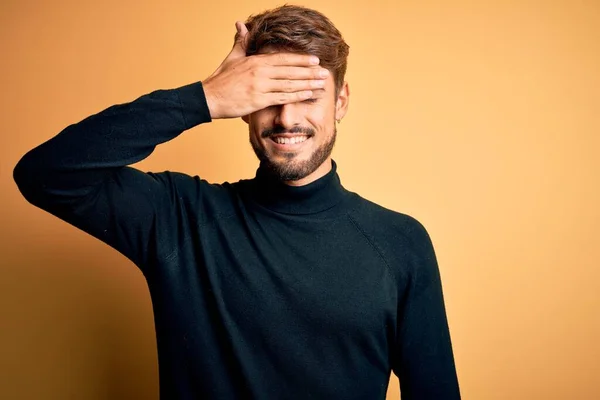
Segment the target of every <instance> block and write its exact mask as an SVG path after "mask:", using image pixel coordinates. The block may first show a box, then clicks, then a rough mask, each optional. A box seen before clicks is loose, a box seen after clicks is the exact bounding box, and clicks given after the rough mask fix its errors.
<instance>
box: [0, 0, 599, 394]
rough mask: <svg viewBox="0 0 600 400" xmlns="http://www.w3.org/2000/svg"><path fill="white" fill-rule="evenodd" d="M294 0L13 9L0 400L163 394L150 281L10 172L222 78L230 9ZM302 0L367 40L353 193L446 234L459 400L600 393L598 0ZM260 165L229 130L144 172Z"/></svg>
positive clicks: (352, 133) (3, 118)
mask: <svg viewBox="0 0 600 400" xmlns="http://www.w3.org/2000/svg"><path fill="white" fill-rule="evenodd" d="M279 4H281V3H275V2H270V1H252V2H248V1H242V0H229V1H219V2H210V3H209V2H204V1H200V0H196V1H179V2H167V1H162V2H159V1H141V0H140V1H116V0H111V1H103V2H99V1H94V2H92V1H85V2H76V1H52V2H50V1H41V0H40V1H16V0H10V1H7V0H4V1H3V2H2V6H1V9H0V13H1V14H0V15H1V17H0V40H1V49H0V50H1V57H2V63H1V64H0V65H1V67H0V68H1V71H2V74H1V77H0V79H1V81H0V84H1V86H0V87H1V90H2V95H1V96H0V102H1V103H0V105H1V107H0V113H1V115H0V124H1V134H0V141H1V142H0V156H1V157H0V173H1V175H0V177H1V185H2V186H1V187H2V192H1V195H0V213H1V214H0V217H1V222H2V238H1V239H2V240H1V241H0V254H1V260H2V261H1V263H2V264H1V267H2V269H1V277H0V315H1V324H2V326H1V329H0V343H1V344H0V354H2V356H1V357H0V398H2V399H44V400H51V399H86V400H95V399H157V390H158V380H157V364H156V350H155V337H154V326H153V320H152V312H151V305H150V298H149V295H148V291H147V288H146V284H145V281H144V279H143V277H142V275H141V273H140V272H139V271H138V270H137V269H136V268H135V267H134V266H133V265H132V264H131V263H130V262H129V261H128V260H127V259H125V257H123V256H122V255H120V254H119V253H117V252H116V251H114V250H112V249H111V248H109V247H108V246H106V245H104V244H103V243H101V242H99V241H97V240H96V239H93V238H92V237H91V236H88V235H86V234H83V233H81V232H80V231H78V230H76V229H75V228H72V227H70V226H69V225H67V224H66V223H64V222H62V221H60V220H58V219H56V218H55V217H52V216H51V215H49V214H46V213H44V212H43V211H40V210H38V209H36V208H34V207H33V206H31V205H29V204H28V203H26V201H25V200H24V199H23V198H22V197H21V196H20V194H19V193H18V191H17V189H16V186H15V184H14V182H13V180H12V168H13V167H14V165H15V164H16V162H17V161H18V159H19V158H20V157H21V156H22V155H23V154H24V153H25V152H26V151H27V150H29V149H30V148H32V147H34V146H35V145H37V144H39V143H41V142H42V141H44V140H46V139H48V138H50V137H51V136H53V135H55V134H56V133H58V132H59V131H60V130H61V129H63V128H64V127H65V126H66V125H68V124H70V123H73V122H77V121H79V120H81V119H82V118H84V117H86V116H87V115H90V114H92V113H96V112H98V111H100V110H102V109H104V108H106V107H108V106H110V105H112V104H115V103H120V102H126V101H130V100H133V99H134V98H136V97H138V96H139V95H142V94H145V93H148V92H150V91H152V90H154V89H159V88H173V87H177V86H180V85H184V84H187V83H191V82H194V81H197V80H202V79H204V78H206V77H207V76H208V75H209V74H211V73H212V72H213V70H214V69H215V68H216V67H217V66H218V65H219V64H220V62H221V61H222V59H223V58H224V57H225V56H226V54H227V53H228V52H229V50H230V48H231V44H232V43H231V42H232V38H233V35H234V33H235V28H234V22H235V20H236V19H242V20H243V19H245V18H246V17H247V16H248V15H250V14H252V13H256V12H260V11H263V10H264V9H267V8H272V7H274V6H277V5H279ZM302 4H303V5H306V6H309V7H314V8H316V9H318V10H320V11H322V12H324V13H325V14H326V15H328V16H329V17H330V18H331V19H332V21H333V22H334V23H335V24H336V25H337V26H338V28H339V29H340V30H341V31H342V32H343V34H344V36H345V38H346V40H347V42H348V43H349V45H350V47H351V49H350V57H349V66H348V75H347V79H348V81H349V82H350V89H351V98H350V109H349V113H348V115H347V117H346V118H345V119H344V120H343V122H342V123H341V125H340V127H339V135H338V143H337V146H336V149H335V150H334V159H335V160H336V161H337V162H338V165H339V173H340V176H341V178H342V182H343V184H344V185H345V186H346V187H347V188H348V189H350V190H352V191H356V192H358V193H360V194H362V195H363V196H364V197H367V198H368V199H371V200H373V201H375V202H377V203H379V204H381V205H383V206H386V207H389V208H392V209H395V210H397V211H401V212H404V213H408V214H410V215H413V216H414V217H416V218H417V219H419V220H420V221H421V222H422V223H423V224H424V225H425V227H426V228H427V229H428V231H429V233H430V235H431V237H432V239H433V242H434V246H435V248H436V252H437V255H438V261H439V265H440V270H441V273H442V279H443V285H444V293H445V298H446V307H447V312H448V318H449V321H450V328H451V335H452V340H453V343H454V353H455V358H456V364H457V370H458V375H459V381H460V385H461V389H462V394H463V398H464V399H476V400H507V399H510V400H520V399H523V400H530V399H544V400H550V399H561V400H563V399H570V400H572V399H599V398H600V383H599V376H600V367H599V361H598V360H600V345H599V344H598V340H599V339H600V315H599V311H598V306H600V272H599V269H600V268H599V266H600V265H599V264H600V262H599V261H598V260H599V259H600V240H599V234H598V223H599V222H600V211H599V207H598V206H599V204H600V190H599V187H598V182H599V178H600V176H599V175H600V173H599V172H600V161H599V158H600V157H599V150H600V139H599V134H600V95H599V93H600V90H599V89H600V3H599V2H598V1H567V0H565V1H538V2H533V1H497V2H485V1H472V2H464V1H439V2H431V1H384V0H369V1H366V2H358V1H356V2H354V3H352V2H348V1H346V2H341V1H339V2H337V1H333V0H329V1H326V0H311V1H304V2H303V3H302ZM256 165H257V162H256V160H255V156H254V154H253V153H252V151H251V148H250V145H249V144H248V136H247V129H246V126H245V124H244V123H243V122H242V121H241V120H229V121H216V122H215V123H213V124H210V125H204V126H200V127H197V128H194V129H193V130H190V131H189V132H187V133H185V134H184V135H182V136H181V137H179V138H178V139H176V140H174V141H172V142H169V143H167V144H164V145H162V146H159V148H158V149H157V150H156V152H155V153H154V154H153V155H152V156H151V157H150V158H148V159H147V160H145V161H143V162H142V163H140V164H139V167H140V168H142V169H145V170H157V171H161V170H166V169H169V170H176V171H183V172H187V173H190V174H199V175H201V176H202V177H204V178H206V179H208V180H210V181H214V182H222V181H225V180H229V181H236V180H238V179H240V178H246V177H251V176H253V174H254V171H255V168H256ZM389 394H390V396H389V398H398V382H397V380H396V378H395V377H393V378H392V381H391V385H390V389H389Z"/></svg>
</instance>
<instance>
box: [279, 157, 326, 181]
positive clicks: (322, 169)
mask: <svg viewBox="0 0 600 400" xmlns="http://www.w3.org/2000/svg"><path fill="white" fill-rule="evenodd" d="M331 167H332V165H331V157H327V159H326V160H325V161H324V162H323V164H321V165H319V166H318V167H317V169H316V170H314V171H313V172H312V173H311V174H309V175H307V176H305V177H304V178H302V179H298V180H297V181H283V183H285V184H286V185H288V186H305V185H308V184H309V183H312V182H314V181H316V180H317V179H319V178H322V177H324V176H325V175H327V173H328V172H329V171H331Z"/></svg>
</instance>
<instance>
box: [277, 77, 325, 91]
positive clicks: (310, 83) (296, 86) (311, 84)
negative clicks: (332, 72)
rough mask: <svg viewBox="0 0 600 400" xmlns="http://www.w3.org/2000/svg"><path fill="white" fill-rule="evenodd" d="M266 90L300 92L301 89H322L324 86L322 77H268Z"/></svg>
mask: <svg viewBox="0 0 600 400" xmlns="http://www.w3.org/2000/svg"><path fill="white" fill-rule="evenodd" d="M267 82H268V83H267V86H266V90H267V91H268V92H285V93H292V92H301V91H303V90H312V89H322V88H324V87H325V80H323V79H309V80H298V79H270V80H269V81H267Z"/></svg>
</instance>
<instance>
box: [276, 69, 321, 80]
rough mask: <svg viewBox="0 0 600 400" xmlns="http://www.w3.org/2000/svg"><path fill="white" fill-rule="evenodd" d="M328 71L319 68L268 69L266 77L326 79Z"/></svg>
mask: <svg viewBox="0 0 600 400" xmlns="http://www.w3.org/2000/svg"><path fill="white" fill-rule="evenodd" d="M329 75H330V72H329V70H327V69H325V68H321V67H309V68H307V67H290V66H283V67H282V66H278V67H269V70H268V77H269V78H272V79H326V78H327V77H328V76H329Z"/></svg>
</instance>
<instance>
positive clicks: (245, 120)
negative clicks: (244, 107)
mask: <svg viewBox="0 0 600 400" xmlns="http://www.w3.org/2000/svg"><path fill="white" fill-rule="evenodd" d="M248 117H249V115H243V116H242V119H243V120H244V122H245V123H248V121H249V120H250V119H249V118H248Z"/></svg>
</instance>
